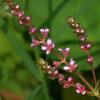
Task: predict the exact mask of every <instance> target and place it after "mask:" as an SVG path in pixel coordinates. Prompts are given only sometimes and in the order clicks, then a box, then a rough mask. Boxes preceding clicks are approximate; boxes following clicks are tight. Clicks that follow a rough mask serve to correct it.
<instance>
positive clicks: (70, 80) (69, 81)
mask: <svg viewBox="0 0 100 100" xmlns="http://www.w3.org/2000/svg"><path fill="white" fill-rule="evenodd" d="M73 84H74V79H73V78H72V77H68V79H67V81H65V82H64V85H63V88H69V87H71V86H72V85H73Z"/></svg>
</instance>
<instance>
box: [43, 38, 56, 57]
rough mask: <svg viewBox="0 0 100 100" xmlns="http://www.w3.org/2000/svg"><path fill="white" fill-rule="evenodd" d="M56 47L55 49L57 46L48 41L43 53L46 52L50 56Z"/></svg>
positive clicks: (44, 45)
mask: <svg viewBox="0 0 100 100" xmlns="http://www.w3.org/2000/svg"><path fill="white" fill-rule="evenodd" d="M54 47H55V44H54V43H53V42H52V40H51V39H48V40H47V43H44V44H43V46H42V47H41V49H42V50H43V51H46V54H47V55H48V54H49V53H50V52H51V51H52V50H53V48H54Z"/></svg>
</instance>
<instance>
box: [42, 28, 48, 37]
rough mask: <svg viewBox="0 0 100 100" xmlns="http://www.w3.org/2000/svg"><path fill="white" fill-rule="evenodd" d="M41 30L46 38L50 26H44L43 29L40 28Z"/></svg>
mask: <svg viewBox="0 0 100 100" xmlns="http://www.w3.org/2000/svg"><path fill="white" fill-rule="evenodd" d="M40 32H41V34H42V36H43V37H45V38H46V37H47V36H48V33H49V29H48V28H44V29H43V28H42V29H40Z"/></svg>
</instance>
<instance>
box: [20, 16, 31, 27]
mask: <svg viewBox="0 0 100 100" xmlns="http://www.w3.org/2000/svg"><path fill="white" fill-rule="evenodd" d="M29 23H31V17H30V16H26V17H25V16H22V17H19V24H20V25H27V24H29Z"/></svg>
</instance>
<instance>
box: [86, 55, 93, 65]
mask: <svg viewBox="0 0 100 100" xmlns="http://www.w3.org/2000/svg"><path fill="white" fill-rule="evenodd" d="M93 61H94V58H93V56H91V55H89V56H88V58H87V62H88V63H89V64H93Z"/></svg>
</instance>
